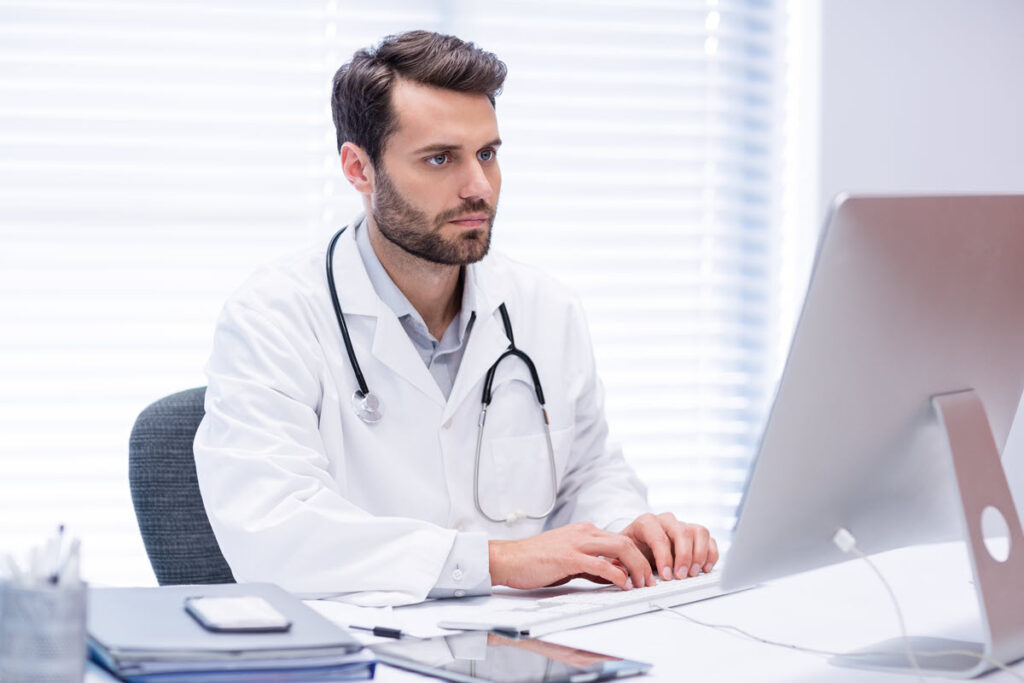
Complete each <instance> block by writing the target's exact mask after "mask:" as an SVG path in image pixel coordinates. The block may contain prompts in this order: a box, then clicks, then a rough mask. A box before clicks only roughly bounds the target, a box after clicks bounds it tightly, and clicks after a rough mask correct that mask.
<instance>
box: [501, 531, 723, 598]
mask: <svg viewBox="0 0 1024 683" xmlns="http://www.w3.org/2000/svg"><path fill="white" fill-rule="evenodd" d="M706 535H707V532H705V537H706ZM489 550H490V571H491V583H492V584H494V585H502V586H510V587H512V588H541V587H543V586H551V585H555V584H559V583H565V582H566V581H568V580H569V579H574V578H577V577H585V578H588V579H591V580H592V581H597V582H608V583H614V584H615V585H616V586H618V587H619V588H623V589H627V590H628V589H629V588H631V587H632V586H646V585H649V584H651V583H653V581H654V578H653V576H652V574H651V563H650V562H649V561H648V560H647V558H646V557H644V554H643V553H642V552H641V551H640V549H639V548H638V547H637V545H636V543H634V542H633V540H632V539H631V538H630V537H629V536H626V535H623V534H616V533H612V532H610V531H603V530H601V529H598V528H597V527H596V526H594V525H593V524H591V523H590V522H577V523H575V524H569V525H567V526H563V527H559V528H558V529H552V530H551V531H545V532H544V533H542V534H538V535H536V536H530V537H529V538H523V539H520V540H517V541H490V542H489ZM715 557H716V558H717V554H716V556H715Z"/></svg>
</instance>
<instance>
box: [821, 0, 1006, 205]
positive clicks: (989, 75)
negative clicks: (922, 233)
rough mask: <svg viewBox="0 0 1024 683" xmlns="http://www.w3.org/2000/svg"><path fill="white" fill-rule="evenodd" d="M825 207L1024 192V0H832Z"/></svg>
mask: <svg viewBox="0 0 1024 683" xmlns="http://www.w3.org/2000/svg"><path fill="white" fill-rule="evenodd" d="M821 55H822V72H821V78H822V81H821V115H822V121H821V124H822V125H821V184H820V187H821V193H822V196H821V202H822V203H821V207H822V209H824V207H825V206H826V204H827V202H828V201H829V199H830V198H831V197H832V196H834V195H835V194H836V193H837V192H840V191H855V192H1024V78H1022V74H1021V65H1022V64H1024V2H1021V1H1020V0H825V1H824V4H823V6H822V35H821Z"/></svg>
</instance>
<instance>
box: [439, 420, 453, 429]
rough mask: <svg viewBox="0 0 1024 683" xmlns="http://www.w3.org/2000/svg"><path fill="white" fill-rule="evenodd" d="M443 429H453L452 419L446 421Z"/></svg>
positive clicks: (442, 426)
mask: <svg viewBox="0 0 1024 683" xmlns="http://www.w3.org/2000/svg"><path fill="white" fill-rule="evenodd" d="M441 428H442V429H451V428H452V419H451V418H450V417H449V418H448V419H447V420H445V421H444V424H443V425H441Z"/></svg>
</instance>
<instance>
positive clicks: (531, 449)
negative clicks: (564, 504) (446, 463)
mask: <svg viewBox="0 0 1024 683" xmlns="http://www.w3.org/2000/svg"><path fill="white" fill-rule="evenodd" d="M571 445H572V427H566V428H564V429H552V430H551V446H552V450H553V452H554V471H555V472H554V478H552V474H551V470H552V464H551V456H550V454H549V450H548V444H547V438H546V436H545V434H544V432H540V433H537V434H527V435H522V436H509V437H499V438H494V439H490V440H489V441H488V442H487V444H486V446H485V453H486V460H487V462H486V463H482V468H481V478H482V479H483V478H484V477H486V480H487V481H488V484H487V485H486V486H484V485H483V484H481V495H480V505H481V507H482V508H483V509H484V512H486V513H487V515H488V516H490V517H493V518H495V519H508V518H509V517H510V516H511V517H516V518H522V517H525V516H530V517H537V516H541V515H545V514H546V513H547V512H549V511H550V508H551V507H552V505H553V503H554V500H555V496H556V494H557V493H558V486H559V484H560V483H561V479H562V474H563V472H564V471H565V465H566V462H567V460H568V457H569V449H570V448H571ZM488 465H489V466H488ZM487 470H490V472H489V474H488V473H486V471H487Z"/></svg>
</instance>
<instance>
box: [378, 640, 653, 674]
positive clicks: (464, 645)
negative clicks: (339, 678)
mask: <svg viewBox="0 0 1024 683" xmlns="http://www.w3.org/2000/svg"><path fill="white" fill-rule="evenodd" d="M370 649H371V650H373V652H374V654H376V655H377V659H378V660H380V661H381V662H384V663H385V664H390V665H391V666H394V667H398V668H400V669H407V670H409V671H415V672H417V673H421V674H426V675H427V676H433V677H435V678H442V679H445V680H448V681H458V682H459V683H540V682H541V681H543V682H544V683H583V682H584V681H604V680H607V679H610V678H622V677H624V676H637V675H640V674H644V673H647V672H648V671H650V669H651V665H650V664H646V663H644V662H634V661H631V660H628V659H622V658H620V657H611V656H609V655H602V654H598V653H596V652H588V651H587V650H579V649H576V648H573V647H566V646H564V645H556V644H555V643H549V642H546V641H543V640H537V639H536V638H521V639H516V638H509V637H506V636H502V635H497V634H495V633H483V632H478V631H474V632H471V633H459V634H455V635H450V636H438V637H436V638H425V639H402V640H397V641H395V642H387V643H378V644H375V645H371V646H370Z"/></svg>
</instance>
